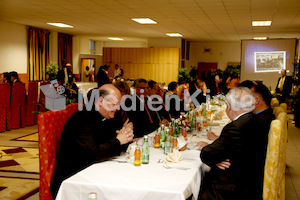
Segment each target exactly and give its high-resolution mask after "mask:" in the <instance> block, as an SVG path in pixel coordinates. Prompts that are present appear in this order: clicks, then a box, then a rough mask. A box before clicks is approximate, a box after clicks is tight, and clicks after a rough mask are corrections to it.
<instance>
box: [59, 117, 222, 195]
mask: <svg viewBox="0 0 300 200" xmlns="http://www.w3.org/2000/svg"><path fill="white" fill-rule="evenodd" d="M222 123H223V124H221V125H220V126H216V127H212V131H214V132H215V133H216V134H217V135H219V134H220V132H221V130H222V126H224V125H225V124H226V119H225V122H224V120H223V122H222ZM203 141H207V139H205V138H204V140H203ZM210 143H211V142H210ZM181 154H182V156H183V160H182V161H180V162H179V163H172V164H170V165H169V166H171V167H176V166H177V167H186V168H189V169H187V170H181V169H177V168H171V169H167V168H165V167H164V166H163V165H164V164H163V163H161V162H159V161H160V160H164V159H165V158H166V155H165V154H164V153H163V149H155V148H153V147H150V163H149V164H142V165H141V166H139V167H136V166H134V165H133V163H132V162H124V161H126V160H127V159H126V155H125V154H123V155H121V156H118V157H116V158H115V159H113V160H109V161H105V162H101V163H97V164H93V165H91V166H89V167H87V168H86V169H84V170H82V171H80V172H78V173H77V174H75V175H73V176H71V177H70V178H68V179H66V180H65V181H63V183H62V185H61V186H60V189H59V192H58V195H57V198H56V200H75V199H79V200H86V199H87V197H88V194H89V193H90V192H96V193H97V196H98V199H112V200H114V199H116V200H122V199H124V200H128V199H130V200H140V199H144V200H153V199H160V200H164V199H166V200H185V199H187V198H188V197H190V196H191V195H192V196H193V199H197V198H198V194H199V189H200V183H201V177H202V173H203V169H204V168H205V167H207V166H205V165H203V163H202V161H201V160H200V151H199V150H185V151H181ZM206 169H207V168H206Z"/></svg>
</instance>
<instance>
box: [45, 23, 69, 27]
mask: <svg viewBox="0 0 300 200" xmlns="http://www.w3.org/2000/svg"><path fill="white" fill-rule="evenodd" d="M47 24H49V25H52V26H57V27H61V28H74V26H71V25H68V24H63V23H47Z"/></svg>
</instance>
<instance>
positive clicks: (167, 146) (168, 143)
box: [164, 128, 172, 155]
mask: <svg viewBox="0 0 300 200" xmlns="http://www.w3.org/2000/svg"><path fill="white" fill-rule="evenodd" d="M165 133H166V140H165V148H164V153H165V154H166V155H168V154H169V153H171V148H172V147H171V136H170V130H169V129H168V128H167V129H166V132H165Z"/></svg>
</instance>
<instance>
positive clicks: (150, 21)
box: [132, 18, 157, 24]
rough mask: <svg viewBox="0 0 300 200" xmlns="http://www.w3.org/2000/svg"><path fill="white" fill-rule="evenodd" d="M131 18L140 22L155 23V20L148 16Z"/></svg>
mask: <svg viewBox="0 0 300 200" xmlns="http://www.w3.org/2000/svg"><path fill="white" fill-rule="evenodd" d="M132 20H133V21H135V22H137V23H140V24H157V22H156V21H153V20H152V19H150V18H132Z"/></svg>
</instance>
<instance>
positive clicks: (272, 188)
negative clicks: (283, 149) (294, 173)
mask: <svg viewBox="0 0 300 200" xmlns="http://www.w3.org/2000/svg"><path fill="white" fill-rule="evenodd" d="M281 134H282V123H281V121H280V120H278V119H275V120H273V121H272V122H271V126H270V131H269V141H268V147H267V155H266V162H265V172H264V186H263V199H264V200H276V199H279V198H278V196H277V192H278V191H279V180H280V178H279V173H278V170H277V169H278V165H279V153H280V152H279V150H280V142H281Z"/></svg>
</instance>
